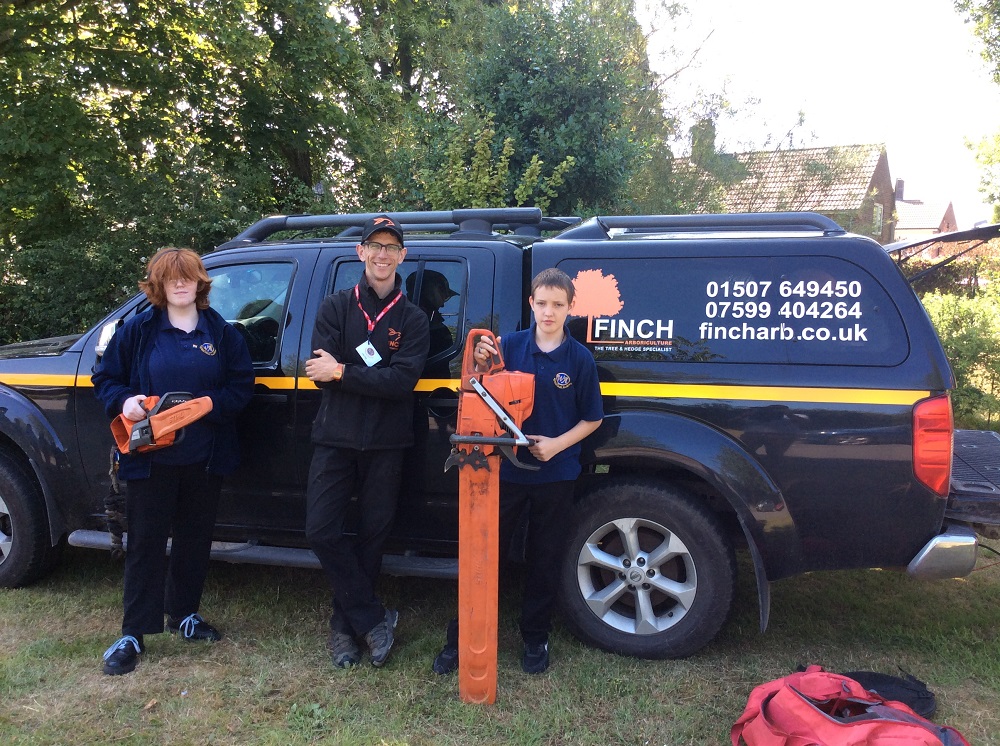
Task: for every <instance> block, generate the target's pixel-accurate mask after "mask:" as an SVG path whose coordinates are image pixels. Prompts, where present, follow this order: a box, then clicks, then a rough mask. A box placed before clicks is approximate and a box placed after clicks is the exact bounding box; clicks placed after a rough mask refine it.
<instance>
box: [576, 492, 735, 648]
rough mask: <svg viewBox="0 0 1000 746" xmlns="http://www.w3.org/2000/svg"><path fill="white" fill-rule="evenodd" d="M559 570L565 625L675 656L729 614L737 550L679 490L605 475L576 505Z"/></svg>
mask: <svg viewBox="0 0 1000 746" xmlns="http://www.w3.org/2000/svg"><path fill="white" fill-rule="evenodd" d="M575 512H576V515H575V518H576V520H575V522H574V525H575V528H574V530H573V532H572V535H571V539H570V542H569V547H568V552H567V555H566V560H565V561H564V563H563V568H562V575H561V580H562V583H561V591H560V592H561V594H562V606H563V610H564V613H565V617H566V623H567V625H568V626H569V627H570V629H571V630H572V631H573V633H574V634H575V635H576V636H577V637H579V638H580V639H582V640H583V641H584V642H587V643H589V644H591V645H595V646H596V647H599V648H603V649H605V650H610V651H612V652H614V653H619V654H622V655H632V656H636V657H639V658H683V657H685V656H688V655H691V654H692V653H694V652H696V651H698V650H700V649H701V648H702V647H704V646H705V645H707V644H708V643H709V642H710V641H711V640H712V639H713V638H714V637H715V636H716V634H718V632H719V630H720V629H721V628H722V625H723V624H724V623H725V621H726V618H727V617H728V615H729V609H730V606H731V604H732V599H733V590H734V587H735V582H736V558H735V555H734V552H733V549H732V547H731V546H730V545H729V544H728V542H727V541H726V539H725V533H724V531H723V529H722V527H721V526H720V524H719V522H718V520H717V519H716V518H715V516H714V515H713V514H712V512H711V511H710V510H708V509H707V508H706V507H705V506H704V505H702V504H701V503H699V502H698V500H697V499H696V498H695V497H694V496H692V495H690V494H689V493H687V492H685V491H684V490H681V489H678V488H675V487H673V486H667V485H663V484H658V483H653V482H647V481H639V480H635V481H614V482H609V483H608V484H605V485H603V486H601V487H599V488H598V489H596V490H594V491H593V492H591V493H589V494H588V495H587V496H586V497H585V498H584V499H583V500H582V501H581V502H580V504H579V505H578V506H577V508H576V511H575Z"/></svg>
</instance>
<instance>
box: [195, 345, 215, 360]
mask: <svg viewBox="0 0 1000 746" xmlns="http://www.w3.org/2000/svg"><path fill="white" fill-rule="evenodd" d="M198 349H199V350H201V351H202V352H204V353H205V354H206V355H208V356H209V357H212V355H214V354H215V345H214V344H212V343H211V342H203V343H201V344H200V345H198Z"/></svg>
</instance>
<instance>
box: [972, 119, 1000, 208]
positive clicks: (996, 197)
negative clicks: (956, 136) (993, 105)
mask: <svg viewBox="0 0 1000 746" xmlns="http://www.w3.org/2000/svg"><path fill="white" fill-rule="evenodd" d="M969 147H970V148H972V150H973V152H974V153H975V155H976V163H978V164H979V191H980V193H981V194H982V195H983V199H984V200H985V201H986V202H987V203H989V204H991V205H993V222H995V223H1000V130H997V132H996V133H995V134H994V135H993V136H992V137H984V138H983V139H982V140H980V141H979V143H977V144H976V145H971V144H970V146H969Z"/></svg>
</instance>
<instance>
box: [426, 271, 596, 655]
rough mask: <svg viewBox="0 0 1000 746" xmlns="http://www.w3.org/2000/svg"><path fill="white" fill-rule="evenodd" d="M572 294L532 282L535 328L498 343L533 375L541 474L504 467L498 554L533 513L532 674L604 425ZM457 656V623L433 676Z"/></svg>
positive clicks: (525, 620) (529, 426)
mask: <svg viewBox="0 0 1000 746" xmlns="http://www.w3.org/2000/svg"><path fill="white" fill-rule="evenodd" d="M574 295H575V289H574V287H573V281H572V280H571V279H570V278H569V276H568V275H567V274H566V273H565V272H563V271H561V270H558V269H546V270H543V271H542V272H540V273H539V274H538V275H536V277H535V278H534V279H533V280H532V282H531V297H530V298H529V299H528V302H529V305H530V306H531V310H532V314H533V316H534V324H533V325H532V327H531V328H530V329H527V330H524V331H520V332H515V333H513V334H508V335H506V336H505V337H504V338H503V339H502V340H501V348H502V353H503V359H504V360H505V364H506V366H507V369H508V370H512V371H521V372H525V373H532V374H533V375H534V376H535V397H534V408H533V410H532V413H531V415H530V416H529V417H528V418H527V419H526V420H525V421H524V425H523V427H522V430H523V431H524V433H525V434H526V435H527V437H528V438H529V439H530V440H532V441H534V443H533V444H532V445H531V446H529V447H528V449H527V450H528V453H527V454H525V455H524V456H523V457H521V458H522V459H523V461H524V463H526V464H529V465H532V466H538V467H539V468H538V470H537V471H533V470H527V469H520V468H517V467H516V466H515V465H514V464H512V463H509V462H507V461H506V460H505V461H504V462H503V463H502V465H501V467H500V547H501V551H506V550H507V548H508V547H509V544H510V540H511V537H512V535H513V531H514V529H515V528H516V526H517V523H518V520H519V518H520V516H521V514H522V512H523V511H524V510H528V511H529V512H528V536H527V551H526V559H527V564H528V573H527V575H526V579H525V584H524V596H523V599H522V605H521V623H520V628H521V636H522V639H523V641H524V655H523V657H522V659H521V668H522V669H523V670H524V672H525V673H531V674H536V673H542V672H543V671H545V670H546V669H547V668H548V666H549V647H548V637H549V631H550V630H551V627H552V624H551V618H552V607H553V604H554V602H555V596H556V591H557V582H558V572H557V571H556V568H558V566H559V564H560V562H561V560H562V558H563V548H564V545H565V540H566V538H567V537H566V531H567V527H568V526H569V523H568V522H567V520H566V516H567V515H568V514H569V511H570V510H571V509H572V505H573V489H574V486H575V484H576V478H577V477H578V476H579V474H580V441H582V440H583V439H584V438H586V437H587V436H588V435H590V434H591V433H592V432H594V431H595V430H596V429H597V428H598V427H599V426H600V424H601V419H602V418H603V416H604V409H603V405H602V403H601V391H600V383H599V381H598V378H597V365H596V363H595V362H594V358H593V355H591V353H590V351H589V350H588V349H587V348H586V347H584V346H583V345H582V344H580V343H579V342H577V341H576V340H575V339H573V338H572V337H571V336H570V334H569V330H568V329H567V328H566V319H567V318H568V317H569V314H570V312H571V311H572V308H573V300H574ZM496 354H497V350H496V349H495V348H494V347H493V346H492V345H491V343H490V341H489V340H488V339H480V341H479V342H478V343H477V344H476V350H475V353H474V355H475V359H476V362H477V364H478V365H482V366H486V365H487V364H488V362H489V360H490V359H491V356H494V355H496ZM458 650H459V648H458V623H457V621H455V620H453V621H452V622H451V623H450V624H449V625H448V635H447V642H446V644H445V646H444V648H443V649H442V650H441V652H440V653H439V654H438V656H437V657H436V658H435V659H434V671H435V672H436V673H439V674H447V673H451V672H452V671H454V670H455V669H456V668H458Z"/></svg>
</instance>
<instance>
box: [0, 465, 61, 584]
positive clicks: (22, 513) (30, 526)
mask: <svg viewBox="0 0 1000 746" xmlns="http://www.w3.org/2000/svg"><path fill="white" fill-rule="evenodd" d="M50 551H51V547H50V545H49V532H48V526H47V525H46V521H45V506H44V505H43V503H42V495H41V492H40V491H39V490H38V487H37V485H36V484H35V482H34V480H32V479H31V478H30V477H29V476H28V475H27V474H26V473H25V472H24V469H23V467H22V466H21V465H20V464H19V463H17V462H16V461H15V460H13V459H12V458H10V457H9V456H8V455H6V454H4V453H0V588H17V587H19V586H23V585H28V584H30V583H32V582H34V581H35V580H37V579H38V578H39V577H40V576H41V575H42V574H43V573H44V572H45V571H46V569H47V568H48V564H47V563H46V558H47V557H48V555H49V552H50Z"/></svg>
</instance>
